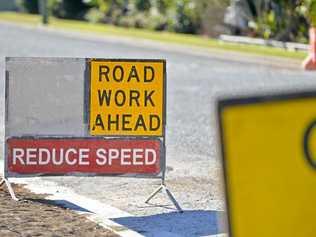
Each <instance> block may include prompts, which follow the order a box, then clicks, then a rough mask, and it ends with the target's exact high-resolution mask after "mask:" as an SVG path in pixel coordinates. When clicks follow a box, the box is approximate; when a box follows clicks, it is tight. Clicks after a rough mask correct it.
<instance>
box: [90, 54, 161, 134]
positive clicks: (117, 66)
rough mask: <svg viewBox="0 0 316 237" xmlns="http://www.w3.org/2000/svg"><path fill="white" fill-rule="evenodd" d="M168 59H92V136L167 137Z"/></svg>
mask: <svg viewBox="0 0 316 237" xmlns="http://www.w3.org/2000/svg"><path fill="white" fill-rule="evenodd" d="M165 65H166V63H165V61H164V60H100V59H98V60H91V61H90V135H93V136H98V135H101V136H113V135H114V136H116V135H120V136H163V131H164V124H165V118H164V114H165V113H164V110H165V108H164V106H165V101H164V98H165V96H164V88H165V72H166V68H165V67H166V66H165Z"/></svg>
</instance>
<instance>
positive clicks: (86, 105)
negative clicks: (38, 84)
mask: <svg viewBox="0 0 316 237" xmlns="http://www.w3.org/2000/svg"><path fill="white" fill-rule="evenodd" d="M30 59H31V58H30ZM35 59H40V58H35ZM45 59H54V60H56V59H59V58H56V57H54V58H45ZM61 59H65V58H61ZM70 59H73V58H70ZM75 59H79V58H75ZM83 59H84V60H85V70H84V75H83V79H84V85H83V88H84V91H83V100H84V101H83V125H82V126H84V131H85V132H84V133H85V136H84V137H76V136H63V134H60V135H57V136H49V135H47V136H46V135H44V136H43V135H41V136H39V135H38V136H37V135H36V134H31V136H8V137H7V134H5V158H4V160H5V165H4V177H3V178H2V180H1V181H0V186H1V185H3V184H6V185H7V187H8V189H9V191H10V194H11V197H12V199H14V200H18V199H17V198H16V196H15V194H14V191H13V189H12V187H11V185H10V182H9V181H8V178H11V177H35V176H56V175H58V176H66V175H67V174H64V175H63V174H49V173H47V174H41V175H34V174H31V175H22V174H16V173H14V174H12V173H10V172H8V167H7V165H8V164H7V149H8V148H7V139H10V138H24V139H25V138H34V139H49V138H51V139H52V138H53V139H57V138H58V139H102V140H108V139H109V140H113V139H118V140H142V139H143V140H159V142H160V152H161V153H160V172H159V173H158V174H155V175H153V174H148V175H147V174H146V175H143V174H122V175H120V174H114V175H111V174H97V176H115V177H138V178H154V179H157V178H159V179H161V185H160V186H159V187H158V188H157V189H156V190H155V191H154V192H153V193H152V194H151V195H150V196H149V198H148V199H147V200H146V203H148V202H149V201H150V200H151V199H152V198H153V197H154V196H155V195H156V194H157V193H159V192H160V191H165V192H166V193H167V195H168V197H169V199H170V200H171V201H172V203H173V204H174V206H175V207H176V208H177V210H178V211H179V212H182V209H181V207H180V205H179V204H178V203H177V201H176V199H175V198H174V197H173V195H172V193H171V192H170V191H169V189H168V188H167V187H166V184H165V175H166V138H165V129H166V121H167V115H166V104H167V72H166V60H165V59H105V58H83ZM9 60H10V58H9V57H7V58H6V63H7V62H8V61H9ZM91 61H107V62H160V63H162V64H163V71H162V72H163V75H162V79H163V82H162V83H163V88H162V93H163V95H162V98H163V101H162V105H161V107H162V120H163V121H162V124H161V125H162V134H161V136H155V135H116V136H114V135H109V136H96V135H90V127H89V126H90V89H91V74H90V70H91V68H90V62H91ZM9 77H10V75H9V71H8V70H7V66H6V72H5V122H7V121H8V115H9V83H10V79H9ZM68 175H70V176H71V175H73V174H68ZM93 175H95V174H93ZM76 176H91V174H88V173H80V174H77V173H76Z"/></svg>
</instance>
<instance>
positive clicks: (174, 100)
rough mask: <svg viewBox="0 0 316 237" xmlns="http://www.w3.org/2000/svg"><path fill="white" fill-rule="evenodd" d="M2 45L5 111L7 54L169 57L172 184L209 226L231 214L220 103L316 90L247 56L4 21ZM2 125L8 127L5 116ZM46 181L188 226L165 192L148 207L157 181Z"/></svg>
mask: <svg viewBox="0 0 316 237" xmlns="http://www.w3.org/2000/svg"><path fill="white" fill-rule="evenodd" d="M0 45H1V46H0V71H1V74H0V76H1V84H0V85H1V87H0V88H1V89H0V97H1V102H2V104H1V105H2V106H1V110H3V108H4V106H3V105H4V102H3V97H4V96H3V87H4V83H3V82H4V80H3V79H4V57H5V56H41V57H42V56H54V57H101V58H165V59H166V60H167V75H168V80H167V83H168V85H167V100H168V103H167V131H166V139H167V140H166V141H167V185H168V187H169V188H170V190H171V191H172V192H173V194H174V195H175V197H176V198H177V200H178V201H179V204H180V205H181V206H182V208H183V209H184V210H186V212H185V213H186V214H187V215H188V216H189V217H190V218H192V220H193V219H196V220H200V219H203V218H204V219H203V221H205V218H206V222H207V223H210V222H216V221H220V220H219V219H221V218H222V217H223V216H225V215H224V212H223V211H224V209H225V207H224V205H223V194H222V192H221V190H222V189H221V185H220V184H221V180H222V178H221V163H220V157H219V152H218V148H217V136H216V133H217V127H216V113H215V101H216V98H218V97H222V96H224V95H226V96H227V95H228V96H236V95H246V94H257V93H259V94H266V93H269V94H271V93H274V92H277V91H278V92H285V91H300V90H304V89H308V90H311V89H316V77H315V74H313V73H310V72H304V71H302V70H300V69H293V68H288V67H287V63H284V62H283V63H282V64H281V65H279V66H275V67H274V66H271V65H268V64H261V63H258V62H256V61H258V60H255V59H252V58H247V57H246V56H242V55H234V56H231V55H229V54H228V53H227V54H225V53H224V54H221V56H219V54H217V53H214V52H213V53H212V52H203V50H197V49H194V48H185V47H183V48H182V47H175V46H173V45H165V44H159V43H153V42H152V43H151V42H147V41H141V40H128V39H127V40H126V39H119V38H118V39H116V38H114V37H108V38H107V37H104V38H102V39H101V38H100V37H94V36H89V37H81V36H78V35H73V34H69V33H67V32H55V31H46V30H42V29H36V28H22V27H17V26H12V25H11V26H10V25H7V24H0ZM252 61H253V62H252ZM259 61H260V60H259ZM266 61H269V59H267V60H266ZM1 112H2V113H1V114H3V111H1ZM1 122H2V124H3V118H1ZM2 133H3V126H2ZM44 179H46V180H52V181H54V182H56V183H58V184H59V185H63V186H66V187H69V188H71V189H73V190H74V191H75V192H77V193H79V194H82V195H85V196H88V197H90V198H94V199H97V200H100V201H102V202H105V203H108V204H110V205H113V206H115V207H117V208H120V209H122V210H124V211H127V212H130V213H132V214H133V215H135V216H138V217H139V218H140V219H138V220H137V221H144V222H145V223H146V221H151V222H152V221H154V220H155V217H157V218H158V217H159V218H161V217H163V215H165V217H166V218H167V219H168V218H169V219H168V220H169V221H175V222H176V221H178V222H181V221H180V220H178V219H172V218H173V217H172V216H170V215H169V214H170V212H173V211H174V207H173V206H172V205H171V204H170V201H169V200H168V199H167V196H166V195H163V194H159V195H158V196H157V197H156V198H154V199H153V200H152V203H151V204H150V205H146V204H144V200H145V198H146V197H147V196H148V195H149V194H150V193H151V192H152V191H153V190H154V189H155V188H156V187H157V185H159V181H158V180H152V179H135V178H115V177H54V178H44ZM168 213H169V214H168ZM168 215H169V216H168ZM199 218H200V219H199ZM180 219H181V218H180ZM208 220H209V221H208ZM203 221H202V220H201V222H203ZM186 225H189V223H186ZM214 226H215V227H214V228H213V227H212V228H213V229H212V230H211V229H206V230H200V232H199V231H195V232H192V233H191V232H187V233H183V231H182V232H181V229H185V228H184V227H183V226H182V227H181V225H180V226H179V227H178V229H179V233H180V234H183V235H186V234H187V235H212V234H216V233H220V232H222V231H223V230H221V229H219V228H220V227H218V225H217V226H216V225H214ZM174 228H175V229H177V228H176V227H174ZM203 231H204V232H203Z"/></svg>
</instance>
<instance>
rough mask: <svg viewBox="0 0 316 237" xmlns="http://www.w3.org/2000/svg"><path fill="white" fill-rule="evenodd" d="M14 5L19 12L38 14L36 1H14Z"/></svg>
mask: <svg viewBox="0 0 316 237" xmlns="http://www.w3.org/2000/svg"><path fill="white" fill-rule="evenodd" d="M16 4H17V6H18V8H19V9H20V11H23V12H28V13H31V14H37V13H39V8H38V0H16Z"/></svg>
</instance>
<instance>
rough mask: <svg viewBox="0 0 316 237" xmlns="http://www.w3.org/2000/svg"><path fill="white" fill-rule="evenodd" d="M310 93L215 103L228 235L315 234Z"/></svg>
mask: <svg viewBox="0 0 316 237" xmlns="http://www.w3.org/2000/svg"><path fill="white" fill-rule="evenodd" d="M315 107H316V92H305V93H304V92H303V93H296V94H295V93H293V94H283V95H275V96H261V97H251V98H240V99H226V100H221V101H219V103H218V116H219V122H220V135H221V146H222V157H223V167H224V175H225V183H226V202H227V209H228V216H229V226H230V236H233V237H241V236H242V237H250V236H256V237H263V236H271V237H274V236H291V237H294V236H300V237H309V236H313V235H314V234H315V231H316V227H315V225H314V216H315V213H316V207H315V205H314V201H315V198H316V190H315V186H316V169H315V167H316V166H315V164H316V150H315V145H316V122H315V121H316V111H315Z"/></svg>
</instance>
